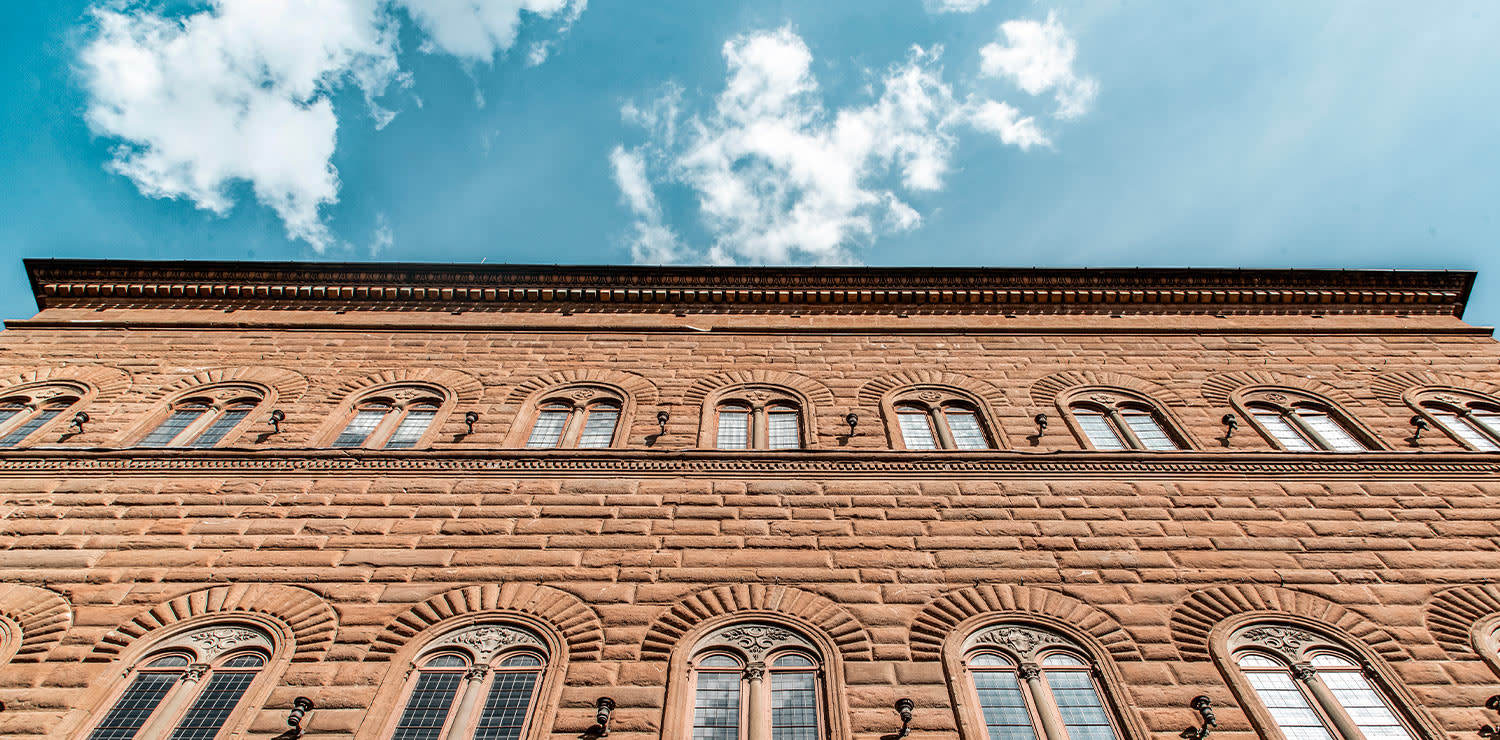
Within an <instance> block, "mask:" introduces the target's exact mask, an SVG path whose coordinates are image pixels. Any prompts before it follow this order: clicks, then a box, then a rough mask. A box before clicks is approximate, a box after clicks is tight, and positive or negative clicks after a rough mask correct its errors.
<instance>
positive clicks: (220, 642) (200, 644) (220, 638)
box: [187, 627, 265, 661]
mask: <svg viewBox="0 0 1500 740" xmlns="http://www.w3.org/2000/svg"><path fill="white" fill-rule="evenodd" d="M187 639H188V641H190V642H191V643H192V644H193V646H194V647H196V648H198V655H199V656H200V657H202V658H203V660H205V661H211V660H213V659H214V658H217V657H219V656H220V655H223V654H224V653H226V652H228V651H230V650H233V649H234V648H237V647H244V646H246V645H264V644H265V638H264V637H262V636H261V634H260V633H259V632H256V631H255V630H251V629H245V628H242V627H218V628H213V629H206V630H203V631H201V632H193V633H191V634H189V635H188V636H187Z"/></svg>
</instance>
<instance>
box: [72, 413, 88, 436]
mask: <svg viewBox="0 0 1500 740" xmlns="http://www.w3.org/2000/svg"><path fill="white" fill-rule="evenodd" d="M87 423H89V415H88V414H85V413H83V412H82V411H80V412H78V413H76V414H73V422H72V423H71V424H68V431H70V432H72V433H74V434H83V425H84V424H87Z"/></svg>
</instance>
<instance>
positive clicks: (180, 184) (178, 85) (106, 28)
mask: <svg viewBox="0 0 1500 740" xmlns="http://www.w3.org/2000/svg"><path fill="white" fill-rule="evenodd" d="M391 2H392V0H323V1H321V2H316V3H308V2H304V1H301V0H215V1H214V2H212V4H211V5H210V6H209V7H208V8H207V9H205V10H201V11H198V12H195V13H191V14H188V15H185V16H174V15H168V14H166V13H163V12H159V11H157V10H153V9H150V8H148V7H146V6H143V5H129V4H122V3H111V4H109V5H104V6H100V7H98V8H95V9H94V10H93V11H92V18H93V21H94V26H95V27H94V28H93V29H92V30H93V34H92V37H91V39H90V41H89V42H88V44H87V45H86V46H85V47H84V49H83V50H82V53H81V55H80V58H79V72H80V76H81V78H82V80H83V84H84V87H85V90H86V92H87V93H88V109H87V111H86V113H85V117H86V119H87V121H88V123H89V126H90V128H92V130H93V131H94V132H95V133H97V134H99V135H102V136H104V137H107V138H109V139H113V140H116V141H117V142H118V144H117V146H115V148H114V150H113V160H112V161H111V163H110V168H111V169H113V170H114V171H116V172H118V173H120V174H122V175H125V176H126V177H129V178H130V179H131V180H132V181H134V182H135V184H136V187H137V188H139V189H140V191H141V192H142V193H143V194H145V195H148V196H151V197H157V198H182V199H185V200H187V201H190V202H192V203H193V204H194V205H196V206H197V207H199V208H202V209H205V210H208V211H212V212H214V213H216V214H221V215H222V214H225V213H227V212H228V211H229V210H230V209H231V208H232V207H233V206H234V199H233V196H232V195H231V189H232V188H233V187H234V186H235V184H236V183H248V184H249V186H250V188H251V190H252V191H253V192H254V194H255V197H256V199H257V200H258V201H260V202H261V203H263V204H265V205H266V206H268V207H270V208H271V209H272V210H274V211H275V212H276V214H277V216H279V217H280V218H281V220H282V221H283V222H284V224H285V226H286V231H287V235H288V237H289V238H292V239H299V240H302V241H305V242H307V243H308V244H309V245H311V246H312V247H313V248H314V249H315V250H317V251H319V252H321V251H323V250H324V249H326V248H327V247H329V246H331V245H332V244H333V243H334V241H335V239H334V237H333V235H332V234H331V233H330V231H329V229H328V226H327V223H326V221H325V219H324V215H323V212H322V211H323V209H324V208H325V207H326V206H329V205H332V204H334V203H336V202H337V201H338V197H339V178H338V172H337V171H336V170H335V169H334V167H333V164H332V157H333V153H334V149H335V147H336V145H337V141H338V136H337V134H338V127H339V119H338V115H337V114H336V113H335V111H334V108H333V103H332V95H333V93H334V92H335V91H337V90H339V89H342V88H345V87H349V86H353V87H355V88H357V89H359V90H360V91H361V92H363V94H364V96H365V99H366V101H367V103H368V104H369V111H370V114H371V117H372V118H373V120H374V125H375V126H376V128H381V127H383V126H385V125H386V124H387V123H389V122H390V120H391V119H392V118H393V117H394V116H395V113H394V112H393V111H390V110H387V109H385V108H383V107H381V106H380V105H378V104H377V102H376V101H377V100H378V99H379V98H380V96H381V95H382V94H383V93H384V92H385V91H386V89H387V88H388V87H390V86H391V85H393V84H394V85H402V86H404V85H409V84H410V78H409V76H408V75H406V74H405V73H403V72H402V71H401V68H400V65H399V62H398V58H397V54H398V48H397V31H398V29H399V19H398V17H397V16H396V15H395V14H394V12H393V6H392V5H391V4H390V3H391ZM399 3H400V5H401V7H404V8H406V9H407V11H408V12H409V13H410V14H411V15H412V17H413V18H415V19H417V22H418V25H419V26H421V28H422V29H423V30H424V31H425V32H427V33H428V34H430V38H429V43H430V45H431V46H432V47H433V49H435V50H436V51H439V52H442V53H445V54H452V55H454V56H458V57H461V58H463V59H465V60H488V59H492V58H493V57H494V55H496V54H499V53H502V52H504V51H506V50H508V49H509V48H510V46H511V45H512V44H513V43H514V42H515V38H516V27H517V24H519V23H520V22H521V15H522V13H523V11H524V12H527V13H529V14H534V15H538V16H542V17H552V16H558V17H561V18H562V19H563V21H564V22H565V23H568V22H571V21H572V20H573V19H576V18H577V14H578V13H580V12H582V10H583V7H584V3H583V0H507V1H506V2H489V1H488V0H484V2H480V1H479V0H474V1H473V2H455V1H454V0H399ZM458 26H467V28H468V32H461V31H460V30H458V29H457V27H458Z"/></svg>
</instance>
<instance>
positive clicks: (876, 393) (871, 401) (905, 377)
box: [859, 370, 1009, 408]
mask: <svg viewBox="0 0 1500 740" xmlns="http://www.w3.org/2000/svg"><path fill="white" fill-rule="evenodd" d="M919 385H935V386H943V387H946V388H951V389H953V390H956V391H961V392H964V393H967V394H968V395H971V396H974V397H976V398H977V399H978V400H980V401H982V402H984V403H987V404H989V405H990V406H992V407H999V406H1006V405H1008V404H1009V399H1007V398H1006V396H1005V391H1003V390H1001V389H1000V388H998V387H996V386H995V385H993V384H991V383H988V382H985V381H983V380H978V379H976V378H971V377H968V376H967V375H958V374H956V373H945V372H941V371H937V370H903V371H901V372H899V373H892V374H890V375H886V376H884V377H880V378H876V379H874V380H871V381H870V382H868V383H865V385H864V387H862V388H860V389H859V402H860V405H862V406H866V407H869V408H879V407H880V405H881V402H882V401H883V400H884V399H886V398H887V397H888V396H890V394H891V393H893V392H895V391H898V390H901V389H902V388H910V387H912V386H919Z"/></svg>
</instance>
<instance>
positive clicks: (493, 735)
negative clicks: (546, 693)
mask: <svg viewBox="0 0 1500 740" xmlns="http://www.w3.org/2000/svg"><path fill="white" fill-rule="evenodd" d="M538 675H539V674H538V672H536V671H497V672H496V673H495V680H494V683H492V684H490V693H489V696H487V697H486V698H485V700H484V709H483V710H482V711H481V712H480V713H479V724H478V725H476V726H475V727H474V740H517V738H520V737H521V730H522V729H523V728H525V727H526V715H527V710H529V709H530V708H531V694H532V692H533V691H535V689H536V680H537V677H538Z"/></svg>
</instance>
